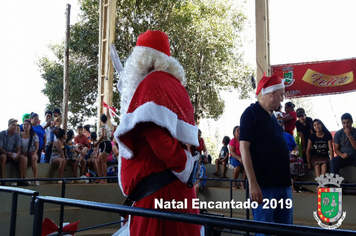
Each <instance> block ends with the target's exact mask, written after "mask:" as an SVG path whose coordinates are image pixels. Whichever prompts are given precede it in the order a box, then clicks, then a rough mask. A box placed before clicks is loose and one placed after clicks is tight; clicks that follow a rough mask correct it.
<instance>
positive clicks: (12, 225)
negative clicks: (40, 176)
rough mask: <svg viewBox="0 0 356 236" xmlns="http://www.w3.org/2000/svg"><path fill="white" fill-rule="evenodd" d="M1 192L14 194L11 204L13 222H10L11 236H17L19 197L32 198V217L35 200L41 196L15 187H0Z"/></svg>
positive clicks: (35, 192)
mask: <svg viewBox="0 0 356 236" xmlns="http://www.w3.org/2000/svg"><path fill="white" fill-rule="evenodd" d="M0 192H8V193H12V203H11V220H10V236H15V235H16V234H15V233H16V220H17V203H18V195H25V196H31V197H32V200H31V203H30V215H33V212H34V203H35V198H36V197H37V196H38V195H39V194H38V192H37V191H32V190H27V189H22V188H14V187H4V186H0Z"/></svg>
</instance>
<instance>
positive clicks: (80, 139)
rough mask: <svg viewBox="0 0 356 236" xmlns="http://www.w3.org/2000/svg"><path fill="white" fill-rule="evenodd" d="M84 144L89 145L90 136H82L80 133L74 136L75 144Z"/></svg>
mask: <svg viewBox="0 0 356 236" xmlns="http://www.w3.org/2000/svg"><path fill="white" fill-rule="evenodd" d="M79 143H80V144H83V145H84V146H87V145H88V138H87V136H86V135H84V134H83V135H82V136H81V137H80V136H79V135H77V136H75V138H74V144H79Z"/></svg>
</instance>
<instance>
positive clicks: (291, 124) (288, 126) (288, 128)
mask: <svg viewBox="0 0 356 236" xmlns="http://www.w3.org/2000/svg"><path fill="white" fill-rule="evenodd" d="M288 114H289V115H291V116H292V117H293V119H292V120H289V121H286V122H284V131H285V132H287V133H288V134H290V135H293V131H294V129H295V122H296V121H297V113H296V112H295V111H291V112H289V113H288Z"/></svg>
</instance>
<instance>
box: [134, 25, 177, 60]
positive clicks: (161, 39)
mask: <svg viewBox="0 0 356 236" xmlns="http://www.w3.org/2000/svg"><path fill="white" fill-rule="evenodd" d="M136 46H143V47H149V48H153V49H156V50H157V51H160V52H163V53H164V54H166V55H167V56H171V50H170V47H169V39H168V36H167V35H166V34H165V33H164V32H162V31H158V30H155V31H151V30H147V31H146V32H145V33H143V34H140V35H139V36H138V38H137V42H136Z"/></svg>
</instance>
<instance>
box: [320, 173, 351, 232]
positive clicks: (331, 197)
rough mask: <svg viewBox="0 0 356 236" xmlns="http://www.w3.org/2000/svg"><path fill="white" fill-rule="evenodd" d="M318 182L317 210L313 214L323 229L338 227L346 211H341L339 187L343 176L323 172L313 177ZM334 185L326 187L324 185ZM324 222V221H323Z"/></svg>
mask: <svg viewBox="0 0 356 236" xmlns="http://www.w3.org/2000/svg"><path fill="white" fill-rule="evenodd" d="M315 180H316V181H318V183H319V187H318V211H314V212H313V215H314V218H315V220H316V221H317V222H318V225H319V226H321V227H323V228H325V229H336V228H338V227H339V226H340V225H341V224H342V222H343V221H344V219H345V217H346V212H345V211H344V212H342V188H340V184H341V182H342V181H343V180H344V178H343V177H341V176H339V175H337V174H336V175H335V177H334V174H328V173H327V174H325V177H324V175H321V176H319V177H317V178H316V179H315ZM327 185H328V186H330V185H332V186H336V187H326V186H327ZM323 222H325V223H326V224H325V223H323Z"/></svg>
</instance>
